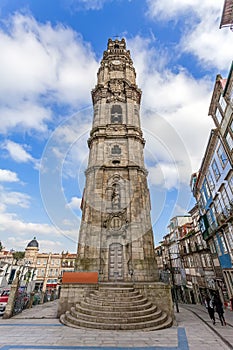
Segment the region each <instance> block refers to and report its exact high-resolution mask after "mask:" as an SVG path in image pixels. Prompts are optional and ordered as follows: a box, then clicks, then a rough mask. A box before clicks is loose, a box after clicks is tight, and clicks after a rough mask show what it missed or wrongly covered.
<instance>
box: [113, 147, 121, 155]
mask: <svg viewBox="0 0 233 350" xmlns="http://www.w3.org/2000/svg"><path fill="white" fill-rule="evenodd" d="M111 153H112V154H121V149H120V147H119V146H118V145H114V146H113V147H112V149H111Z"/></svg>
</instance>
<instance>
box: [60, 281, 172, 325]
mask: <svg viewBox="0 0 233 350" xmlns="http://www.w3.org/2000/svg"><path fill="white" fill-rule="evenodd" d="M99 285H100V284H63V285H62V288H61V294H60V299H59V305H58V314H57V316H58V317H60V316H61V315H62V314H64V313H65V312H66V311H67V310H70V309H71V307H72V306H75V304H77V303H80V302H81V301H82V300H84V298H85V296H86V295H88V294H89V293H91V292H92V291H94V290H96V289H98V287H99ZM113 285H114V284H113ZM134 288H135V289H136V290H138V291H139V292H140V293H141V294H142V295H144V296H145V297H146V298H147V299H148V300H149V301H151V302H152V303H153V304H154V305H156V306H158V308H159V309H160V310H162V311H165V312H166V313H167V314H168V315H169V316H170V317H172V318H173V319H174V310H173V303H172V297H171V288H170V286H169V285H166V284H164V283H160V282H155V283H150V282H148V283H146V282H145V283H144V282H143V283H140V282H138V283H137V282H136V283H134Z"/></svg>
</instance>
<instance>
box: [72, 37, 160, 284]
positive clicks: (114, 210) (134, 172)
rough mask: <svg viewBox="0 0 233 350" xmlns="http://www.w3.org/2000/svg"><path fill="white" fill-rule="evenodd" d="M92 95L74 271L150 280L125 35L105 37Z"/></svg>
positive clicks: (136, 104)
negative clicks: (92, 111) (92, 112)
mask: <svg viewBox="0 0 233 350" xmlns="http://www.w3.org/2000/svg"><path fill="white" fill-rule="evenodd" d="M92 100H93V110H94V115H93V125H92V130H91V132H90V138H89V140H88V146H89V149H90V153H89V161H88V167H87V170H86V185H85V189H84V193H83V200H82V221H81V227H80V233H79V243H78V260H77V271H97V272H98V273H99V281H100V282H101V281H103V282H106V281H115V282H116V281H122V282H129V281H137V282H149V281H154V282H155V281H157V279H158V271H157V266H156V261H155V257H154V242H153V232H152V227H151V217H150V210H151V207H150V195H149V190H148V185H147V170H146V169H145V164H144V156H143V149H144V145H145V140H144V139H143V135H142V130H141V126H140V100H141V90H140V89H139V88H138V87H137V85H136V72H135V69H134V66H133V62H132V59H131V57H130V51H129V50H127V49H126V43H125V40H124V39H122V40H111V39H109V40H108V47H107V50H106V51H104V54H103V58H102V61H101V63H100V68H99V70H98V73H97V85H96V86H95V88H94V89H93V90H92Z"/></svg>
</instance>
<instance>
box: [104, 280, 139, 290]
mask: <svg viewBox="0 0 233 350" xmlns="http://www.w3.org/2000/svg"><path fill="white" fill-rule="evenodd" d="M101 289H104V290H106V289H115V290H119V289H120V290H124V289H125V290H126V289H134V285H133V283H128V282H120V283H117V284H116V283H115V282H101V283H99V290H101Z"/></svg>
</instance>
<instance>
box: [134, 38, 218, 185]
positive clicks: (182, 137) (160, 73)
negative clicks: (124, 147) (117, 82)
mask: <svg viewBox="0 0 233 350" xmlns="http://www.w3.org/2000/svg"><path fill="white" fill-rule="evenodd" d="M130 48H131V51H132V58H133V61H134V64H135V67H136V71H137V72H138V85H139V87H140V88H141V89H142V91H143V96H142V111H141V118H142V126H143V128H145V130H146V131H149V133H148V134H147V135H146V140H147V143H146V149H147V150H148V152H149V153H150V154H151V155H152V154H153V155H154V156H156V158H157V159H158V160H159V161H160V162H162V163H163V164H164V167H163V169H164V171H165V169H166V167H165V162H167V166H168V167H169V164H171V162H172V164H175V163H176V166H177V167H178V172H179V181H181V182H182V183H184V182H185V183H188V182H189V178H190V176H191V173H192V172H193V171H196V170H197V169H198V167H199V166H200V162H201V158H202V157H203V151H204V149H205V145H206V142H207V139H208V135H209V132H210V129H211V128H212V127H213V122H212V119H211V117H209V116H208V109H209V103H210V98H211V93H212V88H213V86H212V82H211V81H210V80H208V79H207V78H202V79H198V80H197V79H195V78H194V77H192V76H191V75H190V74H189V73H188V72H187V71H186V70H185V69H184V68H182V67H180V69H179V71H178V72H177V73H176V74H175V73H173V72H172V71H171V70H169V68H168V66H167V65H166V60H165V61H164V65H162V64H161V62H162V59H161V57H160V56H159V58H158V60H159V69H158V66H157V53H156V51H155V49H150V42H149V41H145V40H143V39H142V38H140V37H137V38H135V39H134V40H130ZM155 141H156V142H157V143H156V144H155V145H154V144H153V143H154V142H155ZM155 163H156V162H155ZM157 170H158V168H157V167H155V169H154V171H157ZM166 173H167V172H166ZM164 176H165V174H164ZM171 176H172V173H171V174H169V177H171ZM167 184H168V188H170V186H171V184H172V185H174V184H176V181H175V180H174V181H171V179H170V180H169V181H168V182H167Z"/></svg>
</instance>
